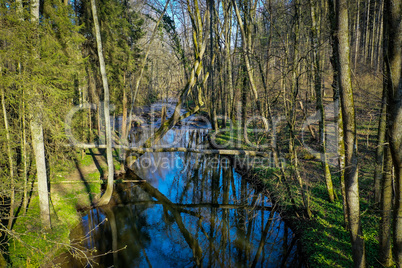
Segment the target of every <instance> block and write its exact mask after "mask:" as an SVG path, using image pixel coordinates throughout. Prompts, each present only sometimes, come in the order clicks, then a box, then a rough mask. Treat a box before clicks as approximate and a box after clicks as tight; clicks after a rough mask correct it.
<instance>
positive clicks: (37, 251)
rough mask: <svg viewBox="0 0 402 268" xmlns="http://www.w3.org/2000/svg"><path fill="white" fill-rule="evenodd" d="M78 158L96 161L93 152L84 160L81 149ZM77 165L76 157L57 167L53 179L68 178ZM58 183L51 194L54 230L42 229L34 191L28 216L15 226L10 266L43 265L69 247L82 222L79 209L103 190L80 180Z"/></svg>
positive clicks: (86, 162)
mask: <svg viewBox="0 0 402 268" xmlns="http://www.w3.org/2000/svg"><path fill="white" fill-rule="evenodd" d="M75 159H77V161H78V164H79V165H80V166H90V165H92V164H94V163H93V159H92V156H91V155H85V156H84V157H83V158H82V159H81V153H80V152H77V153H76V155H75ZM74 167H75V163H74V161H73V160H71V161H70V162H65V163H63V164H62V165H60V166H59V167H54V168H53V170H52V172H51V174H52V176H51V181H53V182H60V181H63V180H65V178H66V177H67V176H68V175H69V174H70V173H71V171H72V170H73V169H74ZM99 178H100V173H99V171H95V172H92V173H89V174H85V179H86V180H90V181H94V180H99ZM58 186H59V187H61V189H59V190H57V191H56V192H55V193H52V195H51V202H50V211H51V225H52V229H51V230H44V229H43V228H42V224H41V221H40V211H39V198H38V195H37V192H33V195H32V198H31V200H30V203H29V208H28V211H27V213H26V215H24V216H22V215H19V216H18V218H17V220H16V223H15V225H14V227H13V229H12V230H13V232H15V234H16V235H15V237H13V238H12V239H11V240H10V242H9V245H8V248H9V260H10V263H11V264H10V266H11V267H41V266H43V265H44V264H45V263H50V261H51V260H52V259H53V258H54V257H56V256H57V255H58V254H61V253H62V252H65V251H66V250H68V249H69V245H70V240H69V235H70V230H71V229H72V228H73V227H75V226H76V225H77V224H78V223H79V221H80V215H79V213H78V212H77V208H80V207H88V206H90V205H91V199H93V198H94V196H95V195H97V194H99V193H100V187H99V186H100V185H99V183H88V184H87V186H88V188H87V187H86V186H85V185H83V184H79V183H76V184H71V185H69V184H58ZM53 187H55V186H53ZM20 214H21V213H20Z"/></svg>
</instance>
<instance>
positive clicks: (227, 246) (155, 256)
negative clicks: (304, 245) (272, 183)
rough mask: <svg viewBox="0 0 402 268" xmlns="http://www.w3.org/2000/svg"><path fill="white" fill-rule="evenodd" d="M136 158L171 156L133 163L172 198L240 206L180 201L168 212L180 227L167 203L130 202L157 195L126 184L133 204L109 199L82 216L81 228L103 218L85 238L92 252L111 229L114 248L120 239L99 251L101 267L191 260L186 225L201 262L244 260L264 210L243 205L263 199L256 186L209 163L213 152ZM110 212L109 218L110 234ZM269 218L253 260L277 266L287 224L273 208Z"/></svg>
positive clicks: (108, 239) (248, 259) (249, 259)
mask: <svg viewBox="0 0 402 268" xmlns="http://www.w3.org/2000/svg"><path fill="white" fill-rule="evenodd" d="M143 157H144V158H146V157H147V158H149V159H152V161H151V162H152V163H158V161H160V159H161V158H166V159H169V160H171V161H172V162H173V163H176V165H173V166H169V167H161V166H158V165H150V166H148V167H147V168H142V169H137V173H138V175H139V176H140V177H142V178H143V179H146V180H147V181H148V182H149V183H150V184H151V185H152V186H153V187H155V188H156V189H157V190H158V191H159V192H160V193H161V194H162V195H164V196H165V197H167V198H168V199H169V200H170V202H172V203H175V204H184V205H185V204H212V203H213V204H224V203H225V200H226V201H227V204H232V205H235V204H237V205H247V206H248V207H247V208H244V207H242V208H233V207H232V208H216V207H211V206H208V205H206V206H204V207H193V208H190V207H185V206H181V207H179V208H176V209H177V210H179V211H180V213H178V214H176V217H177V215H179V216H178V217H179V218H180V219H179V221H180V222H182V223H183V225H184V229H185V230H183V228H180V227H179V225H180V224H178V221H177V218H174V215H173V213H172V211H169V206H166V205H162V204H161V203H157V204H155V203H153V204H144V203H141V204H139V203H137V204H136V203H135V202H134V201H135V200H154V201H160V200H155V199H154V198H150V196H149V195H148V194H147V193H146V192H144V190H143V189H142V188H141V187H139V186H130V187H131V188H129V190H128V191H127V193H128V194H127V195H128V197H127V198H129V199H130V200H132V201H131V202H134V203H128V204H126V205H120V206H115V207H113V208H111V209H110V210H109V211H107V210H99V209H98V210H92V211H90V213H88V214H87V215H85V216H84V217H83V226H84V227H85V230H86V232H88V231H89V230H90V229H91V228H93V227H94V226H96V225H97V224H98V222H99V221H101V220H102V219H104V218H105V217H107V218H108V219H109V220H108V221H107V222H106V223H103V224H102V225H101V226H100V227H99V228H97V229H96V230H94V231H93V232H92V233H91V239H90V240H91V241H92V242H91V243H87V244H86V246H87V247H90V248H92V247H93V246H95V247H97V248H98V249H99V250H100V252H107V251H110V250H112V249H113V239H112V237H113V236H115V237H116V236H117V240H115V241H117V245H116V244H114V246H115V247H114V248H122V247H124V246H126V245H127V249H125V250H123V251H119V252H118V253H117V254H115V256H114V257H113V254H108V255H106V256H104V257H102V259H101V261H100V263H104V264H105V267H108V266H110V265H113V264H114V265H115V267H147V266H148V261H149V262H150V264H151V265H152V267H194V265H195V262H194V258H193V251H192V249H191V247H190V246H189V243H188V241H186V239H185V235H184V233H183V232H188V233H189V234H190V236H191V237H192V238H193V239H195V240H196V241H197V243H198V244H199V246H200V247H201V249H202V260H201V261H202V263H203V266H208V267H209V266H212V267H222V266H224V267H244V266H251V264H252V263H253V261H254V258H255V255H256V252H257V250H258V247H259V245H260V242H261V240H262V238H263V233H264V229H265V227H266V225H267V222H269V219H270V212H269V211H268V210H261V209H254V210H253V209H250V207H253V206H256V207H257V208H258V207H260V206H265V205H269V204H270V202H269V200H268V199H267V197H265V196H263V195H261V194H259V193H256V191H255V189H254V188H253V187H252V186H251V185H249V184H248V183H246V182H245V180H244V179H242V177H241V176H240V175H239V174H238V173H237V172H235V171H234V169H233V168H231V167H229V168H222V165H221V164H218V165H215V166H213V165H211V162H215V163H222V159H221V158H215V160H213V159H214V156H203V155H196V154H188V153H182V152H176V153H154V154H145V155H144V156H143ZM219 161H221V162H219ZM144 196H145V198H144ZM146 196H148V197H146ZM225 196H226V198H225ZM126 201H127V200H126ZM213 201H214V202H213ZM127 202H130V201H127ZM253 202H254V203H253ZM164 207H165V210H164ZM180 209H181V210H180ZM190 213H191V214H190ZM193 214H196V215H193ZM201 216H202V218H201V221H199V219H200V217H201ZM112 218H115V226H116V229H117V230H118V231H117V234H114V233H113V232H114V231H113V228H112V224H113V223H112ZM271 221H272V224H271V225H270V226H269V231H268V233H267V234H266V238H265V244H264V246H263V248H262V252H261V255H260V256H259V258H258V263H259V264H258V265H257V267H260V266H263V267H279V266H281V261H282V258H283V256H284V255H285V251H284V247H283V243H284V235H285V228H287V227H285V226H284V223H283V222H282V221H281V220H280V219H279V216H278V214H277V213H274V215H271ZM287 233H288V237H287V238H288V239H287V241H286V244H287V245H290V244H291V240H292V237H293V235H292V233H291V231H290V230H288V232H287ZM294 251H295V247H294V249H293V253H294ZM147 259H148V260H147Z"/></svg>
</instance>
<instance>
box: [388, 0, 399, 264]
mask: <svg viewBox="0 0 402 268" xmlns="http://www.w3.org/2000/svg"><path fill="white" fill-rule="evenodd" d="M384 14H387V16H384V39H385V40H384V64H385V68H384V72H385V75H384V77H385V86H386V87H387V92H388V106H387V112H388V114H387V115H388V116H387V122H388V124H387V129H388V130H387V136H388V140H389V145H390V149H391V156H392V162H393V165H394V167H395V208H394V257H395V262H396V265H397V266H399V267H401V266H402V196H401V195H402V23H401V17H402V4H401V1H397V0H396V1H394V0H385V2H384ZM388 209H389V208H388Z"/></svg>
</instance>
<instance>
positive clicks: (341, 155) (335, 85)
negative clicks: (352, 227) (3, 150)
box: [328, 0, 349, 229]
mask: <svg viewBox="0 0 402 268" xmlns="http://www.w3.org/2000/svg"><path fill="white" fill-rule="evenodd" d="M328 8H329V21H330V32H331V46H332V56H331V59H330V61H331V65H332V68H333V81H332V89H333V91H334V95H333V100H334V113H335V116H336V120H337V122H336V124H337V128H336V136H337V141H338V144H337V152H338V163H339V177H340V181H341V193H342V201H343V218H344V225H345V228H346V229H349V220H348V213H347V202H346V189H345V142H344V139H343V134H344V131H343V120H342V107H341V99H340V95H339V65H338V62H339V56H338V46H339V43H338V38H337V36H336V34H337V32H338V30H337V22H336V15H335V5H334V2H333V1H332V0H329V1H328Z"/></svg>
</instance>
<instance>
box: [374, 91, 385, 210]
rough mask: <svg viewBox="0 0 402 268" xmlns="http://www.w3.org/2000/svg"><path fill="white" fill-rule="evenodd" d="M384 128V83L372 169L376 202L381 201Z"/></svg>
mask: <svg viewBox="0 0 402 268" xmlns="http://www.w3.org/2000/svg"><path fill="white" fill-rule="evenodd" d="M386 129H387V90H386V86H385V84H384V86H383V92H382V103H381V113H380V118H379V122H378V136H377V137H378V140H377V150H376V165H375V169H374V202H375V203H376V204H379V203H380V201H381V181H382V177H383V165H384V143H385V132H386Z"/></svg>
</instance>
